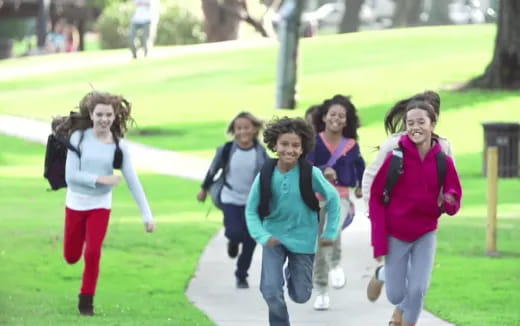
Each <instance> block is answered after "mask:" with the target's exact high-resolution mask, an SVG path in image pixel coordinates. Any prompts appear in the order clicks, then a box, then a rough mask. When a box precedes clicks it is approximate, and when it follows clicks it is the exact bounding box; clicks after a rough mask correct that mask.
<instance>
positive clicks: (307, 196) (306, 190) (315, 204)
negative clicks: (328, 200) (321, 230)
mask: <svg viewBox="0 0 520 326" xmlns="http://www.w3.org/2000/svg"><path fill="white" fill-rule="evenodd" d="M299 164H300V193H301V195H302V198H303V201H304V202H305V204H306V205H307V206H308V207H309V208H310V209H311V210H313V211H315V212H319V211H320V202H319V201H318V199H317V198H316V194H315V193H314V191H313V190H312V165H310V163H309V162H308V161H307V160H305V159H300V160H299ZM318 218H319V215H318Z"/></svg>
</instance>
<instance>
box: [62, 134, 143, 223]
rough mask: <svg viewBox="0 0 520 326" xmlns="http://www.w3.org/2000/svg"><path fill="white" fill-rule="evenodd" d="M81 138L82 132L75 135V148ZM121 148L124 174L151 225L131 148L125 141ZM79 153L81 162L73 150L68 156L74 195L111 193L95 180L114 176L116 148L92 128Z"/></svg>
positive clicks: (69, 183)
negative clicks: (134, 166) (105, 141)
mask: <svg viewBox="0 0 520 326" xmlns="http://www.w3.org/2000/svg"><path fill="white" fill-rule="evenodd" d="M80 135H81V131H75V132H74V133H73V134H72V135H71V137H70V142H71V144H72V145H73V146H75V147H78V143H79V140H80ZM119 147H120V148H121V151H122V152H123V165H122V168H121V172H122V173H123V176H124V178H125V180H126V183H127V185H128V188H129V189H130V192H131V193H132V196H133V197H134V200H135V201H136V203H137V205H138V206H139V209H140V211H141V215H142V218H143V221H144V222H148V221H150V220H151V219H153V217H152V212H151V210H150V206H149V205H148V201H147V199H146V195H145V193H144V190H143V187H142V185H141V182H140V181H139V178H138V177H137V174H136V172H135V170H134V168H133V166H132V161H131V158H130V153H129V151H128V146H127V144H126V142H125V141H124V140H123V139H121V140H120V141H119ZM79 149H80V151H81V159H80V158H79V157H78V156H77V155H76V153H74V152H72V151H70V150H69V151H68V153H67V164H66V168H65V179H66V181H67V186H68V187H69V189H70V190H71V191H73V192H75V193H80V194H85V195H92V196H96V195H103V194H106V193H108V192H110V191H112V186H108V185H102V184H98V183H96V180H97V178H98V177H99V176H105V175H112V174H114V169H113V167H112V164H113V160H114V153H115V150H116V145H115V144H104V143H102V142H101V141H99V140H98V139H97V138H96V136H95V135H94V132H93V130H92V128H89V129H86V130H85V131H84V135H83V139H82V140H81V144H80V146H79Z"/></svg>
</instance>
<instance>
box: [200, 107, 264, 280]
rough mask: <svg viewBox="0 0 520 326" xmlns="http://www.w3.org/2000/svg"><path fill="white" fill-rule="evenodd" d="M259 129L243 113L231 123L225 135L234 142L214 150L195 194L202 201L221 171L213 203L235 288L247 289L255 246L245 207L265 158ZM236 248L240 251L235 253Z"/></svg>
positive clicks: (259, 123) (255, 120) (258, 123)
mask: <svg viewBox="0 0 520 326" xmlns="http://www.w3.org/2000/svg"><path fill="white" fill-rule="evenodd" d="M262 126H263V123H262V121H261V120H259V119H258V118H257V117H255V116H254V115H253V114H251V113H249V112H245V111H244V112H240V113H239V114H237V116H236V117H235V118H233V120H231V122H230V123H229V126H228V129H227V132H228V134H229V135H231V136H233V138H234V139H233V141H230V142H228V143H226V144H224V145H222V146H220V147H219V148H217V153H216V154H215V157H214V158H213V161H212V163H211V166H210V167H209V170H208V172H207V174H206V177H205V178H204V182H203V183H202V187H201V188H202V189H201V190H200V191H199V193H198V194H197V200H199V201H201V202H203V201H205V200H206V196H207V193H208V192H210V191H211V190H210V189H211V187H212V186H213V185H214V184H215V182H216V181H215V180H214V178H215V176H216V175H217V174H218V172H219V171H220V170H222V173H221V174H220V175H221V177H222V184H221V187H220V190H218V193H217V194H216V196H217V197H218V198H216V200H215V201H216V205H218V207H219V208H221V209H222V212H223V213H224V234H225V236H226V237H227V238H228V240H229V241H228V244H227V253H228V256H229V257H230V258H235V257H237V256H238V259H237V263H236V266H237V267H236V270H235V277H236V287H237V288H239V289H247V288H249V283H248V281H247V277H248V276H249V274H248V271H249V267H250V266H251V261H252V260H253V253H254V251H255V247H256V242H255V240H254V239H253V238H251V235H249V232H248V231H247V226H246V218H245V208H246V202H247V196H248V195H249V191H250V190H251V185H252V184H253V180H254V179H255V176H256V175H257V174H258V172H259V171H260V168H261V167H262V165H263V164H264V162H265V160H266V159H267V153H266V151H265V148H264V146H262V144H260V143H259V142H258V134H259V132H260V129H261V128H262ZM239 245H241V247H242V250H239ZM239 251H240V254H239Z"/></svg>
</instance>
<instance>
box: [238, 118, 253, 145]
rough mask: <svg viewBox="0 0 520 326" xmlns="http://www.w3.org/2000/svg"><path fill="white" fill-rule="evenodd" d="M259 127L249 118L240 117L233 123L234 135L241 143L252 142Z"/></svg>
mask: <svg viewBox="0 0 520 326" xmlns="http://www.w3.org/2000/svg"><path fill="white" fill-rule="evenodd" d="M256 132H257V129H256V128H255V126H254V125H253V123H252V122H251V120H249V119H247V118H238V119H236V120H235V122H234V123H233V135H234V136H235V139H236V141H237V142H238V143H239V144H244V145H247V144H251V143H252V142H253V140H254V139H255V136H256Z"/></svg>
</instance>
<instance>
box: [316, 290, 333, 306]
mask: <svg viewBox="0 0 520 326" xmlns="http://www.w3.org/2000/svg"><path fill="white" fill-rule="evenodd" d="M329 307H330V298H329V295H328V294H327V293H324V294H319V295H318V296H317V297H316V301H314V310H328V309H329Z"/></svg>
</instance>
